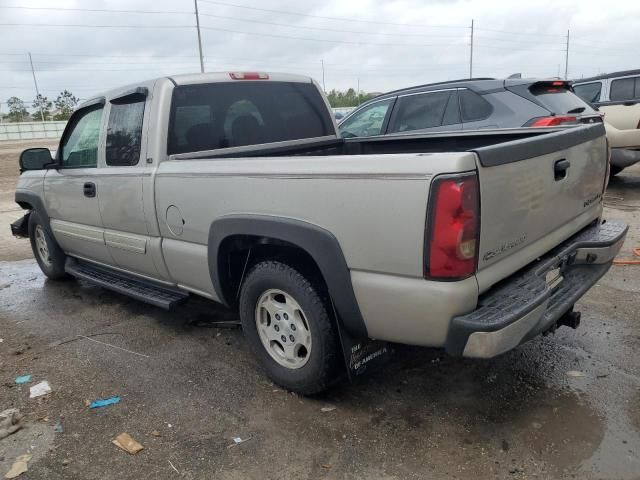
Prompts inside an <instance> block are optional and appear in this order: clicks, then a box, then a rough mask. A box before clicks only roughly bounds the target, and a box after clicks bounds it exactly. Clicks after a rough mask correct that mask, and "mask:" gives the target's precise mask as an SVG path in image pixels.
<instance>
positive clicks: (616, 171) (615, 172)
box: [609, 165, 623, 178]
mask: <svg viewBox="0 0 640 480" xmlns="http://www.w3.org/2000/svg"><path fill="white" fill-rule="evenodd" d="M622 170H623V169H622V168H621V167H616V166H615V165H611V168H610V170H609V178H611V177H615V176H616V175H618V174H619V173H620V172H621V171H622Z"/></svg>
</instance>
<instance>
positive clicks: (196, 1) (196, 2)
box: [193, 0, 204, 73]
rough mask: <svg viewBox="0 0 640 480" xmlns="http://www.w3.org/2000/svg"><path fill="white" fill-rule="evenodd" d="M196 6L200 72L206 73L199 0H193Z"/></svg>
mask: <svg viewBox="0 0 640 480" xmlns="http://www.w3.org/2000/svg"><path fill="white" fill-rule="evenodd" d="M193 3H194V5H195V6H196V30H198V52H199V53H200V73H204V58H203V57H202V37H201V36H200V16H199V15H198V0H193Z"/></svg>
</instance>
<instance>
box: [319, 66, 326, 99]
mask: <svg viewBox="0 0 640 480" xmlns="http://www.w3.org/2000/svg"><path fill="white" fill-rule="evenodd" d="M320 64H321V65H322V90H324V93H327V87H326V85H325V84H324V58H321V59H320Z"/></svg>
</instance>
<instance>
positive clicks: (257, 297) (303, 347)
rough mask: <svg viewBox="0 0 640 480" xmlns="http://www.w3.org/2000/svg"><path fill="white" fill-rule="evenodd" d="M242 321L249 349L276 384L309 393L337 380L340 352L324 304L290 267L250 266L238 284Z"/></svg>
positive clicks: (262, 264) (263, 264)
mask: <svg viewBox="0 0 640 480" xmlns="http://www.w3.org/2000/svg"><path fill="white" fill-rule="evenodd" d="M240 318H241V320H242V328H243V330H244V334H245V337H246V338H247V341H248V343H249V346H250V347H251V350H252V351H253V353H254V354H255V355H256V356H257V357H258V359H259V360H260V362H261V363H262V365H263V366H264V368H265V369H266V371H267V374H268V375H269V377H270V378H271V379H272V380H273V381H274V382H276V383H277V384H279V385H281V386H283V387H284V388H287V389H289V390H292V391H295V392H297V393H300V394H303V395H312V394H315V393H319V392H321V391H323V390H326V389H327V388H328V387H329V386H330V385H331V384H333V383H334V382H336V381H337V380H338V379H339V377H340V373H341V371H340V368H341V361H340V359H341V353H340V349H339V342H338V337H337V332H336V329H335V326H334V323H333V322H332V320H331V316H330V315H329V310H328V308H327V302H325V301H323V300H322V298H321V297H320V295H319V294H318V291H317V290H316V289H315V288H314V286H313V285H312V283H311V282H310V281H309V280H308V279H307V278H305V277H304V276H303V275H302V274H300V273H299V272H298V271H297V270H295V269H293V268H292V267H290V266H289V265H286V264H284V263H281V262H277V261H265V262H261V263H259V264H257V265H256V266H255V267H253V269H252V270H251V272H250V273H249V274H248V275H247V277H246V280H245V282H244V283H243V285H242V289H241V293H240Z"/></svg>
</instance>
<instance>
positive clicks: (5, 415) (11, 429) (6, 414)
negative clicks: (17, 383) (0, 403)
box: [0, 408, 23, 440]
mask: <svg viewBox="0 0 640 480" xmlns="http://www.w3.org/2000/svg"><path fill="white" fill-rule="evenodd" d="M22 419H23V416H22V415H21V414H20V411H19V410H18V409H17V408H9V409H7V410H4V411H2V412H0V440H2V439H3V438H5V437H8V436H9V435H11V434H12V433H15V432H17V431H18V430H20V429H21V428H22Z"/></svg>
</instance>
